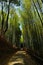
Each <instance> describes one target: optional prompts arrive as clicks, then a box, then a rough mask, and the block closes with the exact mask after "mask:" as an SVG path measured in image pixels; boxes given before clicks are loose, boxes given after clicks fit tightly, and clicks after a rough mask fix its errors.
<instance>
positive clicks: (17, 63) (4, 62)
mask: <svg viewBox="0 0 43 65" xmlns="http://www.w3.org/2000/svg"><path fill="white" fill-rule="evenodd" d="M0 65H40V64H39V63H37V62H36V61H35V60H34V58H32V57H31V56H30V55H28V54H27V53H26V51H23V50H20V51H17V52H16V53H13V54H7V55H6V54H4V56H2V57H1V58H0Z"/></svg>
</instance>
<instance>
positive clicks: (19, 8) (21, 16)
mask: <svg viewBox="0 0 43 65" xmlns="http://www.w3.org/2000/svg"><path fill="white" fill-rule="evenodd" d="M42 4H43V1H42V0H0V34H3V35H4V36H5V37H6V39H7V40H8V41H10V42H11V43H12V44H13V45H14V44H15V45H17V46H18V47H20V45H21V44H23V47H26V48H30V49H32V50H34V51H37V53H38V54H40V56H41V57H43V7H42V6H43V5H42Z"/></svg>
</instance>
